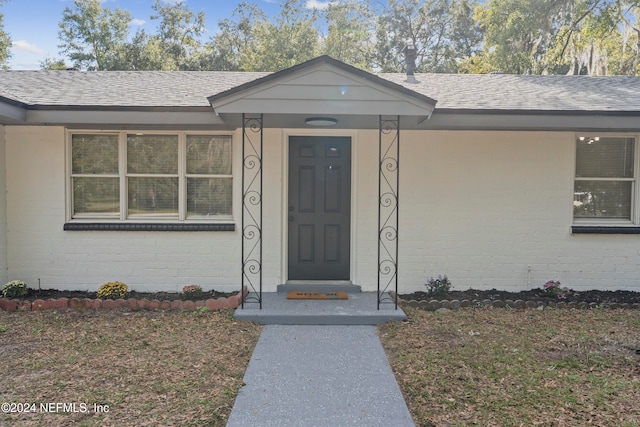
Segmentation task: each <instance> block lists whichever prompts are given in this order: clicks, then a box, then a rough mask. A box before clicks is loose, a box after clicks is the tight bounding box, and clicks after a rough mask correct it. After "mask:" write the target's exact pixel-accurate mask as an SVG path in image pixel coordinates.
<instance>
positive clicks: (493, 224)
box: [0, 57, 640, 294]
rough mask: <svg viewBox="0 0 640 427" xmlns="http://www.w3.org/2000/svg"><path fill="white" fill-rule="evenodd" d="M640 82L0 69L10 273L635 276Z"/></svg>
mask: <svg viewBox="0 0 640 427" xmlns="http://www.w3.org/2000/svg"><path fill="white" fill-rule="evenodd" d="M639 135H640V78H636V77H586V76H512V75H427V74H417V75H415V76H406V75H403V74H379V75H374V74H370V73H367V72H364V71H362V70H358V69H355V68H353V67H351V66H348V65H346V64H343V63H340V62H339V61H336V60H334V59H331V58H329V57H319V58H316V59H314V60H311V61H308V62H306V63H303V64H300V65H297V66H295V67H292V68H291V69H287V70H283V71H280V72H277V73H272V74H268V73H230V72H78V71H2V72H0V194H2V195H3V197H0V212H2V217H3V220H2V221H0V282H3V283H4V281H7V280H13V279H21V280H25V281H27V283H29V285H30V286H31V287H37V286H38V283H39V284H40V286H41V287H42V288H43V289H44V288H58V289H69V290H74V289H78V290H87V289H88V290H96V289H97V288H98V287H99V286H100V285H101V284H102V283H104V282H107V281H111V280H121V281H123V282H125V283H127V284H129V286H130V288H132V289H134V290H138V291H153V290H163V291H179V290H180V289H181V288H182V287H183V286H184V285H187V284H192V283H197V284H200V285H202V286H203V287H204V288H205V289H211V288H213V289H216V290H219V291H233V290H237V289H239V288H240V287H241V286H242V285H245V286H249V287H250V288H254V289H258V288H259V287H260V288H262V289H263V290H264V291H275V290H276V287H277V286H278V285H280V284H286V283H301V284H310V285H313V284H317V283H325V284H326V283H328V284H349V283H353V284H356V285H360V286H361V287H362V289H363V290H365V291H366V290H376V289H380V288H381V289H382V290H390V289H395V287H396V286H397V289H398V292H399V293H401V294H402V293H410V292H413V291H417V290H423V289H424V283H425V282H426V281H427V279H428V278H429V277H432V276H438V275H440V274H443V275H444V274H446V275H448V277H449V278H450V279H451V281H452V283H453V286H454V289H468V288H476V289H492V288H495V289H500V290H509V291H518V290H526V289H532V288H538V287H541V286H542V285H543V284H544V282H546V281H547V280H551V279H553V280H559V281H560V282H561V283H562V285H563V286H568V287H571V288H573V289H576V290H588V289H608V290H617V289H622V290H640V263H639V262H638V259H639V256H640V236H639V235H638V233H640V226H639V224H640V206H638V204H639V203H640V193H639V192H640V189H639V188H640V186H638V185H637V180H638V176H639V175H640V170H639V169H638V168H639V167H638V165H639V164H640V159H639V156H640V153H639V150H638V136H639Z"/></svg>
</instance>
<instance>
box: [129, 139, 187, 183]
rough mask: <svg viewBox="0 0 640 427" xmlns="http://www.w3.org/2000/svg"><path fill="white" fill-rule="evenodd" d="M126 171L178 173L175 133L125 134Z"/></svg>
mask: <svg viewBox="0 0 640 427" xmlns="http://www.w3.org/2000/svg"><path fill="white" fill-rule="evenodd" d="M127 172H128V173H163V174H177V173H178V136H177V135H127Z"/></svg>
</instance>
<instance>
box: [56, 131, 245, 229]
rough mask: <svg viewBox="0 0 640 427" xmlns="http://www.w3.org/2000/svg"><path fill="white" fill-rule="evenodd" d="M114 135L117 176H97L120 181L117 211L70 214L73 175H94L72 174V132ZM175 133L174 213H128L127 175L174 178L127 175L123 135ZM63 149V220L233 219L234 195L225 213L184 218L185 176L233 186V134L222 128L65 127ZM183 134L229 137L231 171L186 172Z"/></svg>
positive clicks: (197, 220) (187, 221)
mask: <svg viewBox="0 0 640 427" xmlns="http://www.w3.org/2000/svg"><path fill="white" fill-rule="evenodd" d="M76 134H83V135H117V136H118V175H115V174H110V175H106V174H105V175H101V176H104V177H113V178H115V177H117V178H119V184H120V194H119V195H120V211H119V214H117V215H113V214H111V215H109V214H97V213H85V214H79V215H74V212H73V196H74V194H73V184H72V182H73V178H74V177H95V176H96V175H92V174H73V170H72V165H73V158H72V156H73V152H72V146H71V145H72V141H73V135H76ZM131 134H141V135H177V136H178V174H177V176H178V215H177V216H176V215H171V214H169V215H167V214H151V215H144V214H135V215H129V214H128V201H129V198H128V187H127V185H128V184H127V183H128V179H129V178H130V177H175V176H176V175H175V174H144V173H143V174H140V173H135V174H130V173H128V172H127V135H131ZM66 135H67V138H66V139H67V140H66V143H65V148H66V190H67V191H66V193H67V197H66V199H67V203H66V207H67V215H66V216H67V221H68V222H105V223H109V222H126V223H140V222H144V223H176V222H180V223H231V222H233V213H234V209H235V208H236V206H235V203H234V202H235V197H233V196H232V206H231V212H230V214H228V215H215V216H192V217H189V218H187V179H188V178H226V179H230V180H231V188H232V189H231V191H232V194H233V193H234V192H233V187H234V175H233V173H234V168H235V165H234V163H235V162H234V159H233V151H234V147H233V145H234V142H233V141H234V133H233V132H229V131H226V132H222V131H171V130H162V131H159V130H123V131H113V130H95V129H74V130H68V131H67V133H66ZM187 135H211V136H228V137H230V138H231V158H230V159H229V161H230V162H231V168H232V169H231V174H229V175H220V174H211V175H208V174H187V173H186V171H187V150H186V147H187Z"/></svg>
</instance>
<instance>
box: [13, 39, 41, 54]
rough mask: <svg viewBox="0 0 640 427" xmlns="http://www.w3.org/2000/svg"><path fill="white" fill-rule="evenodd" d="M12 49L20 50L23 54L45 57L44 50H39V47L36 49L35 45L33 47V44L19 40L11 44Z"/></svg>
mask: <svg viewBox="0 0 640 427" xmlns="http://www.w3.org/2000/svg"><path fill="white" fill-rule="evenodd" d="M11 47H12V48H13V49H15V50H20V51H23V52H29V53H35V54H36V55H44V53H45V52H44V50H42V49H39V48H38V47H36V46H35V45H32V44H31V43H29V42H27V41H25V40H18V41H15V42H13V43H12V44H11Z"/></svg>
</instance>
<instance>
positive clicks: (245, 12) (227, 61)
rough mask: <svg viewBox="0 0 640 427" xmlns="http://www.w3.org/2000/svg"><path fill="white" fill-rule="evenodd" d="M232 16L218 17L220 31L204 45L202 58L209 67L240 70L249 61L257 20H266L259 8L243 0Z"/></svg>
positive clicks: (222, 69)
mask: <svg viewBox="0 0 640 427" xmlns="http://www.w3.org/2000/svg"><path fill="white" fill-rule="evenodd" d="M232 18H233V19H228V18H225V19H222V20H220V21H219V22H218V28H219V30H220V31H219V32H218V34H216V35H215V36H213V37H212V38H211V40H210V41H209V42H208V43H207V44H206V45H205V53H204V54H203V56H202V60H203V61H204V62H207V63H208V65H209V66H210V67H211V69H213V70H221V71H242V70H243V67H244V65H246V64H248V62H249V60H248V58H247V57H248V52H249V51H250V50H253V49H254V47H253V46H254V44H255V43H256V40H255V37H256V35H255V30H256V28H257V26H258V23H259V22H262V21H266V20H267V17H266V15H265V14H264V12H263V11H262V9H260V8H259V7H258V6H257V5H256V4H249V3H246V2H241V3H239V4H238V6H237V7H236V8H235V9H234V11H233V13H232Z"/></svg>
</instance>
